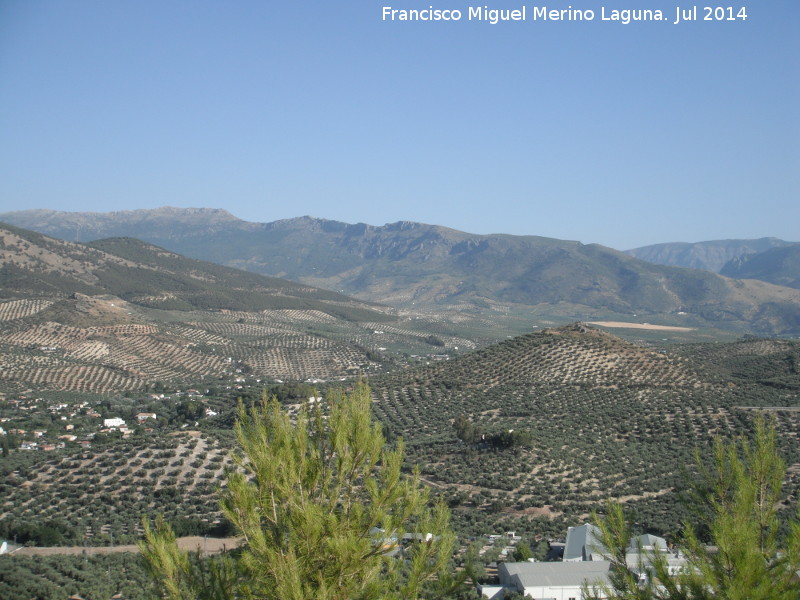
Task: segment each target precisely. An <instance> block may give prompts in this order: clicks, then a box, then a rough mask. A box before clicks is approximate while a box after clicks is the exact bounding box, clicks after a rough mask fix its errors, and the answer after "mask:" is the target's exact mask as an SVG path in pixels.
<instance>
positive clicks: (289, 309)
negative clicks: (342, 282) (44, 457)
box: [0, 225, 449, 393]
mask: <svg viewBox="0 0 800 600" xmlns="http://www.w3.org/2000/svg"><path fill="white" fill-rule="evenodd" d="M0 261H1V264H2V266H1V267H0V365H1V366H0V391H9V390H10V391H14V390H24V389H28V388H31V389H38V390H64V391H79V392H100V393H103V392H109V391H116V392H119V391H123V390H135V389H140V388H143V387H145V386H147V385H151V384H154V383H156V382H164V381H184V382H187V381H191V382H198V381H201V380H206V379H209V378H214V379H215V380H216V379H225V380H233V379H236V378H241V377H244V376H245V375H249V376H251V377H256V378H281V379H291V380H297V379H307V378H314V379H327V378H331V377H341V376H345V375H353V374H355V373H357V372H359V371H362V370H369V369H370V368H373V369H374V368H376V367H377V366H378V363H377V361H378V360H382V357H378V356H377V355H376V354H374V353H372V352H370V351H369V350H368V347H371V346H377V345H378V344H377V343H375V341H374V340H372V339H371V338H372V336H371V335H370V333H371V332H372V331H373V330H374V329H376V326H377V325H378V324H379V323H389V322H394V321H396V317H395V316H393V315H392V314H391V312H390V311H389V309H388V308H386V307H380V306H376V305H371V304H367V303H364V302H361V301H357V300H353V299H351V298H348V297H346V296H342V295H341V294H337V293H335V292H329V291H324V290H318V289H315V288H311V287H308V286H305V285H301V284H298V283H293V282H289V281H285V280H280V279H274V278H268V277H264V276H262V275H256V274H253V273H245V272H241V271H238V270H236V269H232V268H230V267H223V266H220V265H216V264H211V263H203V262H202V261H198V260H195V259H187V258H184V257H182V256H179V255H177V254H174V253H172V252H168V251H166V250H163V249H161V248H157V247H155V246H152V245H150V244H147V243H144V242H140V241H138V240H132V239H111V240H103V241H99V242H96V243H94V244H93V246H92V247H90V246H87V245H83V244H74V243H71V242H65V241H61V240H56V239H53V238H49V237H47V236H44V235H42V234H39V233H34V232H31V231H27V230H23V229H19V228H16V227H12V226H5V225H0ZM316 330H324V332H325V335H322V334H321V333H316ZM423 335H424V334H421V333H419V332H414V331H410V330H400V331H399V332H398V333H397V334H396V336H395V337H400V338H403V337H404V336H405V339H406V340H410V341H411V343H412V344H413V343H414V340H416V339H417V338H422V337H423ZM353 339H357V340H359V341H360V342H362V343H365V344H366V346H362V345H360V344H358V343H354V342H353V341H352V340H353ZM448 342H449V340H448ZM417 343H418V345H423V346H424V342H423V341H419V342H417ZM442 343H446V342H444V341H443V342H442Z"/></svg>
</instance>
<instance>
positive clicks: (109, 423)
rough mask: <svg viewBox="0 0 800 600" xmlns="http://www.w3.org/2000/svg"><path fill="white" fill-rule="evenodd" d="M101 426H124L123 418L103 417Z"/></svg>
mask: <svg viewBox="0 0 800 600" xmlns="http://www.w3.org/2000/svg"><path fill="white" fill-rule="evenodd" d="M103 427H125V420H124V419H120V418H119V417H114V418H113V419H103Z"/></svg>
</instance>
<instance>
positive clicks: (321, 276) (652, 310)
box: [0, 208, 800, 334]
mask: <svg viewBox="0 0 800 600" xmlns="http://www.w3.org/2000/svg"><path fill="white" fill-rule="evenodd" d="M0 217H4V218H7V219H10V220H13V222H16V223H24V224H25V225H26V226H28V227H31V228H34V229H38V230H41V231H45V232H47V233H49V234H51V235H58V236H64V237H74V235H75V231H80V232H81V234H80V235H81V236H87V237H94V236H106V235H109V234H114V235H127V236H133V237H137V238H140V239H144V240H147V241H149V242H152V243H156V244H158V245H160V246H163V247H166V248H169V249H171V250H173V251H176V252H180V253H182V254H185V255H189V256H194V257H197V258H202V259H204V260H210V261H213V262H216V263H220V264H226V265H231V266H235V267H239V268H244V269H247V270H248V271H253V272H259V273H263V274H266V275H271V276H278V277H286V278H289V279H292V280H295V281H300V282H303V283H306V284H309V285H314V286H319V287H324V288H326V289H332V290H340V291H343V292H344V293H347V294H350V295H353V296H356V297H358V298H362V299H365V300H369V301H375V302H381V303H385V304H389V305H392V306H395V307H409V308H410V307H413V308H415V309H420V308H425V309H429V310H439V311H445V310H460V311H473V312H479V313H481V314H484V315H485V314H492V313H495V314H496V313H498V312H499V313H503V312H508V311H514V310H526V311H528V312H529V313H531V312H532V311H533V310H536V311H538V312H540V313H549V314H552V315H555V316H554V317H553V318H555V319H559V318H562V319H563V317H564V315H569V316H570V317H572V318H575V317H578V318H584V319H586V320H597V319H596V317H599V316H605V317H610V316H614V315H616V316H617V317H620V318H628V319H631V318H635V317H634V315H636V316H638V317H641V316H642V315H650V317H649V320H650V321H651V322H652V321H653V319H652V317H654V316H655V317H658V318H659V319H661V320H662V321H665V324H671V325H687V326H692V327H709V326H711V327H718V328H723V329H732V330H738V331H745V332H756V333H763V334H784V333H792V332H797V331H800V319H799V318H798V315H800V293H797V292H796V291H794V290H791V289H786V288H783V287H779V286H774V285H770V284H766V283H757V282H752V281H744V282H741V281H732V280H730V279H727V278H725V277H721V276H719V275H716V274H713V273H710V272H707V271H701V270H690V269H680V268H676V267H666V266H662V265H655V264H652V263H648V262H645V261H642V260H638V259H636V258H633V257H631V256H629V255H627V254H625V253H622V252H617V251H616V250H612V249H610V248H605V247H603V246H599V245H596V244H586V245H585V244H581V243H580V242H575V241H564V240H556V239H552V238H543V237H537V236H511V235H473V234H468V233H464V232H460V231H455V230H452V229H448V228H445V227H440V226H434V225H425V224H421V223H411V222H398V223H393V224H389V225H384V226H382V227H374V226H370V225H365V224H356V225H349V224H346V223H339V222H336V221H326V220H322V219H314V218H311V217H301V218H297V219H289V220H285V221H276V222H273V223H263V224H258V223H248V222H245V221H240V220H238V219H235V217H232V215H230V214H229V213H226V212H224V211H214V210H209V209H171V208H164V209H157V210H153V211H130V212H115V213H56V212H52V211H21V212H16V213H6V214H5V215H0ZM156 223H157V225H156ZM598 312H599V313H601V314H598Z"/></svg>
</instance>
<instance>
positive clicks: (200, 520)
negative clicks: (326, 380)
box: [0, 324, 800, 545]
mask: <svg viewBox="0 0 800 600" xmlns="http://www.w3.org/2000/svg"><path fill="white" fill-rule="evenodd" d="M798 357H800V344H798V342H794V341H785V340H765V339H748V340H742V341H740V342H736V343H731V344H699V345H698V344H693V345H687V346H679V347H676V348H674V349H673V350H670V351H669V352H665V351H663V350H655V349H653V348H647V347H642V346H638V345H635V344H631V343H629V342H626V341H624V340H622V339H619V338H617V337H615V336H612V335H610V334H607V333H605V332H602V331H599V330H596V329H593V328H591V327H587V326H585V325H581V324H575V325H571V326H567V327H561V328H557V329H550V330H546V331H542V332H539V333H534V334H528V335H525V336H520V337H517V338H513V339H510V340H507V341H505V342H502V343H499V344H495V345H492V346H489V347H486V348H483V349H480V350H476V351H474V352H470V353H467V354H465V355H463V356H460V357H458V358H454V359H451V360H440V361H435V360H431V361H426V363H427V364H425V363H423V364H421V365H419V366H417V367H411V368H408V369H405V370H395V371H393V372H391V373H388V374H383V375H373V376H371V377H370V385H371V387H372V392H373V396H374V399H375V403H374V410H375V413H376V415H377V417H378V418H379V419H380V421H381V422H382V424H383V429H384V432H385V434H386V435H387V437H388V439H389V440H395V439H396V438H397V437H398V436H402V437H403V438H404V440H405V442H406V446H407V455H408V458H409V464H408V467H409V468H410V467H411V466H412V465H418V466H419V468H420V470H421V473H422V477H423V478H424V480H425V481H426V482H428V483H429V484H430V485H431V486H432V489H433V491H434V492H435V493H436V494H439V495H441V496H442V497H443V498H445V499H446V500H447V502H448V504H450V506H451V507H452V509H453V511H454V524H455V526H456V528H457V530H458V531H459V532H460V533H461V534H463V535H476V534H485V533H491V532H497V531H507V530H516V531H517V532H518V533H519V534H521V535H525V536H533V535H536V536H542V535H544V536H552V535H558V534H563V531H564V529H565V527H566V525H568V524H575V523H576V522H579V521H580V520H582V519H585V518H586V515H587V514H588V513H589V512H590V511H591V510H592V509H595V508H597V507H598V506H600V505H601V504H602V502H603V501H604V500H605V499H608V498H617V499H621V500H623V501H624V502H626V504H627V505H628V508H629V510H631V511H633V512H634V513H635V515H636V520H637V522H638V523H640V524H641V526H642V527H644V528H645V529H646V530H648V531H653V532H663V533H669V532H671V531H674V530H675V528H676V527H677V526H678V524H679V523H680V522H681V519H682V518H683V517H684V516H685V515H684V514H683V513H682V509H681V505H680V503H679V502H678V496H679V492H680V490H682V489H685V487H686V484H687V482H686V477H687V476H691V468H692V465H693V461H694V451H695V449H698V450H699V451H700V452H701V453H706V452H707V450H708V449H709V448H710V444H711V441H712V439H713V437H714V436H716V435H719V436H722V437H723V438H731V437H733V436H736V435H740V434H743V433H744V434H747V432H749V431H750V428H751V425H752V418H753V415H754V413H755V411H764V412H767V413H769V414H771V415H773V416H774V417H775V419H776V424H777V426H778V431H779V435H780V445H781V448H782V451H783V453H784V456H785V458H786V460H787V463H788V464H789V466H790V469H789V473H790V476H789V480H788V482H787V484H788V485H787V493H788V495H789V496H788V498H789V499H788V501H787V505H793V503H794V502H795V501H796V497H797V492H798V489H799V488H800V479H798V473H800V440H799V439H798V435H800V433H799V432H800V422H799V421H798V419H800V396H798V392H799V391H800V367H799V366H798V365H799V363H798ZM318 385H320V386H321V387H320V393H321V395H322V396H323V397H325V396H326V395H327V393H328V390H329V389H330V388H329V386H326V385H325V384H318ZM335 385H342V384H340V383H337V384H335ZM162 389H164V391H165V392H166V393H165V395H162V396H158V395H157V394H156V395H155V396H153V395H151V394H144V393H142V392H136V391H135V390H134V391H132V392H131V393H129V394H127V395H126V396H128V397H125V396H122V395H120V394H104V395H102V396H96V397H94V399H92V398H90V397H86V396H84V395H76V394H72V395H69V394H49V395H47V394H45V395H44V398H43V399H41V400H39V399H33V398H27V399H23V398H25V397H24V396H23V395H22V394H19V395H17V394H13V395H12V394H9V395H7V400H6V401H5V402H4V401H0V417H4V418H10V421H6V422H4V423H3V426H4V427H5V428H6V429H11V428H21V429H33V428H34V427H36V428H39V429H47V430H55V431H57V432H58V433H59V434H60V433H61V432H62V430H63V427H64V421H63V420H61V419H60V417H59V415H63V416H66V417H68V419H67V421H66V422H67V423H68V424H70V425H74V429H73V432H74V433H77V434H78V435H80V436H84V435H86V433H88V432H92V434H93V435H94V432H96V431H97V430H98V429H97V424H98V423H99V422H100V417H101V413H102V417H108V416H114V417H123V418H125V419H126V420H127V421H133V422H135V420H136V419H135V415H136V414H137V413H139V412H141V411H152V412H154V413H157V414H158V418H157V419H156V418H155V417H153V420H152V421H147V422H146V425H145V426H144V427H148V428H149V429H145V428H144V427H142V426H139V427H136V428H135V429H136V431H135V432H134V433H133V434H132V435H129V436H126V437H124V438H122V437H121V436H120V435H117V437H115V436H114V434H113V433H107V434H104V435H99V434H98V435H95V437H94V438H92V440H93V441H92V447H91V448H89V449H86V448H79V447H77V443H76V442H71V443H69V444H68V447H67V448H65V449H64V450H53V451H50V452H42V451H38V452H35V451H33V452H27V453H25V452H14V453H12V455H11V458H12V459H13V460H11V461H9V462H7V463H5V462H0V474H2V475H3V477H2V478H0V479H1V480H2V481H3V482H4V483H3V484H2V485H0V491H2V492H3V493H4V494H5V497H6V498H7V502H6V504H5V508H4V510H3V514H2V515H0V531H3V530H4V531H16V530H17V529H18V528H22V527H24V526H25V524H26V523H39V524H43V523H48V522H51V521H54V522H55V521H57V518H58V515H59V514H65V511H68V512H69V514H70V515H71V518H70V520H69V522H68V523H67V524H62V526H61V527H62V528H63V529H64V535H65V536H68V538H69V539H68V542H69V543H70V544H76V545H80V544H81V543H91V544H95V543H99V544H103V543H105V544H107V543H109V541H110V540H109V535H113V539H114V540H116V541H117V543H120V542H123V541H130V540H131V539H133V538H135V536H136V535H137V534H136V532H137V531H138V530H139V528H140V518H141V515H142V514H148V515H151V516H154V515H155V514H157V513H159V512H164V513H165V514H166V516H167V518H168V519H169V520H171V521H173V522H174V523H176V524H178V525H179V527H180V532H181V533H185V534H189V533H195V534H202V533H204V532H209V531H212V530H214V531H216V530H217V529H220V528H221V527H222V524H220V523H218V522H217V519H218V518H219V512H218V508H217V505H216V503H215V501H214V486H215V485H216V484H218V483H220V482H221V481H222V480H223V473H224V469H225V466H226V465H227V464H229V460H228V458H227V453H228V450H229V449H230V447H231V444H232V432H231V425H232V423H233V421H234V411H235V399H236V398H237V397H244V399H245V401H246V402H249V401H250V400H252V399H254V398H256V397H258V396H259V395H260V393H261V389H262V388H261V386H260V385H257V384H251V385H248V384H245V385H244V386H243V388H242V389H241V390H235V389H234V390H229V391H224V390H222V389H220V386H217V389H216V391H209V392H208V393H206V394H204V395H203V397H202V398H198V397H197V396H189V395H187V392H186V391H185V390H184V391H183V392H181V393H178V392H175V391H174V390H173V391H168V390H167V388H162ZM303 393H304V390H299V391H298V394H296V397H295V399H291V398H289V399H287V400H285V401H286V402H287V403H288V404H289V406H291V407H293V408H297V406H298V403H299V402H300V400H298V399H297V397H299V398H300V399H304V398H305V397H306V396H304V395H303ZM17 398H20V399H19V400H17ZM292 403H294V404H292ZM193 406H194V408H192V407H193ZM198 407H199V408H200V410H202V408H204V407H206V408H208V409H213V414H214V416H209V417H202V416H199V415H198V413H197V411H196V410H195V409H197V408H198ZM21 408H25V409H26V410H21ZM191 410H195V412H190V411H191ZM37 411H38V412H37ZM93 411H97V412H96V413H95V412H93ZM201 414H202V413H201ZM198 422H199V425H198ZM187 426H189V428H188V429H187ZM193 428H197V429H198V431H192V430H191V429H193ZM173 433H174V435H171V434H173ZM18 439H22V438H18ZM40 442H41V440H40ZM87 494H91V495H92V498H93V500H94V502H88V501H87V498H86V495H87ZM87 507H91V509H89V508H87ZM54 526H55V525H54ZM2 528H5V529H2ZM20 530H21V529H20Z"/></svg>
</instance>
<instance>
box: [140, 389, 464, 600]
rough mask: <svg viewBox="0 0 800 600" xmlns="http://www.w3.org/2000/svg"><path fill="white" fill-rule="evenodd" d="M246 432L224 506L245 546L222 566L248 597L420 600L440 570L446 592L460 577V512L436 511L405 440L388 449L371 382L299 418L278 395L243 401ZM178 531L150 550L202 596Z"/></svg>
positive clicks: (186, 590) (241, 430) (169, 574)
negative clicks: (406, 464) (406, 466)
mask: <svg viewBox="0 0 800 600" xmlns="http://www.w3.org/2000/svg"><path fill="white" fill-rule="evenodd" d="M236 437H237V441H238V443H239V447H240V452H239V454H237V455H236V456H235V457H234V460H235V463H236V466H237V468H236V469H235V470H232V471H230V472H229V473H228V482H227V486H226V488H225V490H224V492H223V495H222V500H221V506H222V509H223V512H224V513H225V515H226V517H227V518H228V519H229V520H230V521H231V522H232V523H233V524H234V526H235V527H236V529H237V531H238V533H239V534H240V535H241V536H242V537H243V538H244V546H243V548H242V549H241V551H240V554H239V555H238V558H237V560H236V565H235V568H231V569H222V571H221V572H222V573H223V578H224V577H229V576H233V575H231V574H232V573H234V572H235V578H236V580H237V583H236V588H237V590H238V592H237V593H238V594H240V595H241V596H242V597H252V598H265V599H281V600H351V599H353V600H355V599H359V600H361V599H363V600H368V599H371V598H381V599H384V598H385V599H393V598H396V599H406V598H408V599H415V598H418V597H419V594H420V593H421V589H422V587H423V584H424V583H427V582H428V580H429V579H430V578H431V576H432V575H434V574H438V575H439V578H438V581H439V582H440V585H441V586H442V588H445V587H451V586H455V585H456V583H457V582H456V581H455V580H454V579H453V578H452V577H450V576H449V575H448V572H447V566H448V562H449V560H450V558H451V554H452V548H453V543H454V535H453V534H452V533H451V532H450V530H449V512H448V511H447V508H446V507H445V505H444V504H443V503H441V502H439V503H437V504H436V505H435V507H434V508H429V506H428V504H429V494H428V492H427V490H426V489H425V488H423V487H422V486H421V484H420V481H419V475H418V474H417V473H416V472H415V473H413V474H412V475H411V476H406V475H404V474H403V473H401V466H402V462H403V455H404V447H403V443H402V440H398V442H397V443H396V445H395V447H394V448H393V449H390V448H387V446H386V444H385V440H384V437H383V434H382V431H381V427H380V424H378V423H375V422H374V421H373V420H372V416H371V398H370V392H369V388H368V387H367V386H366V385H365V384H362V383H359V384H358V385H357V386H356V387H355V389H354V390H353V391H352V392H351V393H350V394H342V393H333V394H331V396H330V398H329V400H328V406H327V408H326V409H323V408H322V407H321V406H320V405H319V404H316V405H315V406H314V407H313V409H312V410H311V411H307V410H301V411H300V413H299V414H298V416H297V417H296V419H295V420H292V419H291V418H290V417H289V415H288V414H287V413H286V412H284V411H283V410H282V409H281V407H280V405H279V403H278V402H277V401H276V400H275V399H272V400H267V399H262V402H261V404H260V405H256V406H252V407H250V408H249V409H246V408H244V407H243V406H242V405H241V404H240V407H239V421H238V423H237V425H236ZM407 533H411V534H412V535H411V536H410V537H411V538H412V540H413V541H410V542H409V543H408V546H404V545H403V543H402V538H403V535H404V534H407ZM168 536H169V534H168V533H167V534H165V533H164V532H163V531H161V532H158V531H156V532H153V531H152V530H151V531H149V533H148V537H147V538H146V540H145V543H144V544H143V552H144V554H145V557H146V558H147V560H148V561H149V563H150V564H151V565H152V567H153V569H154V571H156V572H157V573H158V574H159V578H160V579H161V581H162V582H163V587H164V592H165V593H166V594H167V595H168V596H169V597H170V598H173V599H174V600H177V599H178V598H189V597H193V596H191V594H192V593H193V591H192V590H193V589H194V587H193V585H194V584H193V581H194V580H196V579H197V577H196V576H194V575H192V568H191V565H187V563H186V562H185V561H184V560H183V559H182V558H181V555H180V554H179V553H178V554H176V553H175V551H174V550H173V544H174V542H173V541H172V540H169V539H167V538H168ZM398 554H399V555H400V557H399V558H398V556H397V555H398ZM171 582H177V583H176V584H173V583H171ZM173 590H176V591H173Z"/></svg>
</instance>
